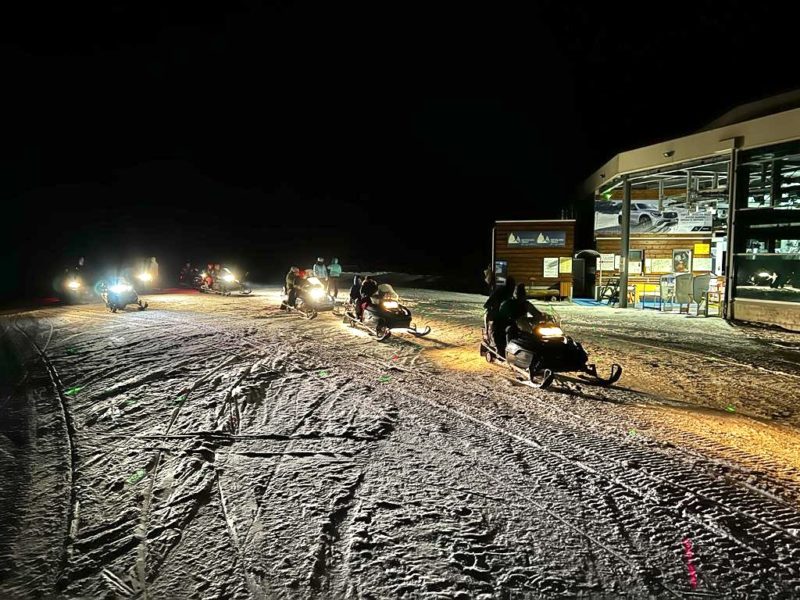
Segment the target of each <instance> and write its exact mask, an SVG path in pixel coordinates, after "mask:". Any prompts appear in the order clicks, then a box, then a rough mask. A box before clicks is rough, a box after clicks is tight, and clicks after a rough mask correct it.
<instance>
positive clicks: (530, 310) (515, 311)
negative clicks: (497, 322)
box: [499, 298, 542, 323]
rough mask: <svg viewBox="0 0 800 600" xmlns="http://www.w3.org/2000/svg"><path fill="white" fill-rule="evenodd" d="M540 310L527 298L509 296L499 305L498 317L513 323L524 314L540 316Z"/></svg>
mask: <svg viewBox="0 0 800 600" xmlns="http://www.w3.org/2000/svg"><path fill="white" fill-rule="evenodd" d="M541 314H542V313H541V312H539V309H538V308H536V307H535V306H534V305H533V304H532V303H531V301H530V300H528V299H527V298H510V299H508V300H506V301H505V302H503V304H501V305H500V315H499V316H500V319H504V320H506V321H508V322H509V323H514V322H515V321H516V320H517V319H520V318H522V317H524V316H525V315H531V316H532V317H536V318H540V317H541Z"/></svg>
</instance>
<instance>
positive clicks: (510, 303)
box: [493, 283, 542, 356]
mask: <svg viewBox="0 0 800 600" xmlns="http://www.w3.org/2000/svg"><path fill="white" fill-rule="evenodd" d="M525 315H531V316H532V317H536V318H541V315H542V313H541V311H539V309H538V308H536V307H535V306H534V305H533V303H531V301H530V300H528V293H527V292H526V291H525V284H524V283H520V284H519V285H517V289H516V291H515V292H514V297H513V298H509V299H508V300H506V301H504V302H503V303H502V304H501V305H500V310H499V311H498V314H497V318H496V319H495V321H494V332H493V333H494V342H495V347H496V348H497V353H498V354H499V355H500V356H505V353H506V342H507V341H508V339H509V338H512V337H514V334H515V333H516V331H515V330H516V327H517V319H519V318H521V317H524V316H525Z"/></svg>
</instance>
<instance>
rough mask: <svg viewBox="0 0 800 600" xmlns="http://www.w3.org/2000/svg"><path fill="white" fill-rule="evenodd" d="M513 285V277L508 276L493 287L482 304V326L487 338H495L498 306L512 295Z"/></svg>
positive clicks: (498, 312)
mask: <svg viewBox="0 0 800 600" xmlns="http://www.w3.org/2000/svg"><path fill="white" fill-rule="evenodd" d="M514 287H515V281H514V278H513V277H508V278H507V279H506V282H505V284H504V285H501V286H500V287H498V288H495V290H494V291H493V292H492V293H491V294H490V295H489V297H488V298H487V299H486V302H484V304H483V308H484V309H485V310H486V312H485V313H484V315H483V326H484V329H485V330H486V336H487V337H488V339H489V340H495V338H496V335H495V321H496V320H497V317H498V315H499V314H500V306H501V305H502V304H503V302H505V301H506V300H508V299H510V298H511V297H512V296H513V295H514ZM495 345H496V344H495Z"/></svg>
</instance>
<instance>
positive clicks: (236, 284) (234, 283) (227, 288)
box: [198, 267, 253, 296]
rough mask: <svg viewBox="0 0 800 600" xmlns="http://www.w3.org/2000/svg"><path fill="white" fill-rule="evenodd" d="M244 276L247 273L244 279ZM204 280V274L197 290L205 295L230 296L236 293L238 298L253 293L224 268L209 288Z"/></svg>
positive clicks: (201, 275)
mask: <svg viewBox="0 0 800 600" xmlns="http://www.w3.org/2000/svg"><path fill="white" fill-rule="evenodd" d="M246 276H247V273H245V277H246ZM205 279H206V278H205V273H201V274H200V287H199V288H198V289H199V290H200V291H201V292H203V293H205V294H220V295H221V296H230V295H231V294H232V293H233V292H236V293H238V294H239V295H240V296H247V295H248V294H251V293H252V292H253V288H251V287H250V286H249V285H247V284H246V283H243V282H242V281H240V280H239V279H237V278H236V275H234V274H233V273H232V272H231V270H230V269H228V268H227V267H224V268H223V269H222V272H221V273H220V274H219V275H217V276H216V277H215V278H214V283H212V284H211V286H210V287H209V285H208V283H206V280H205Z"/></svg>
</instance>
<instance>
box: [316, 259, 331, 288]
mask: <svg viewBox="0 0 800 600" xmlns="http://www.w3.org/2000/svg"><path fill="white" fill-rule="evenodd" d="M314 277H316V278H317V279H319V280H320V281H321V282H322V285H324V286H327V285H328V268H327V267H326V266H325V259H324V258H322V257H321V256H320V257H319V258H318V259H317V262H316V263H315V264H314Z"/></svg>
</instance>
